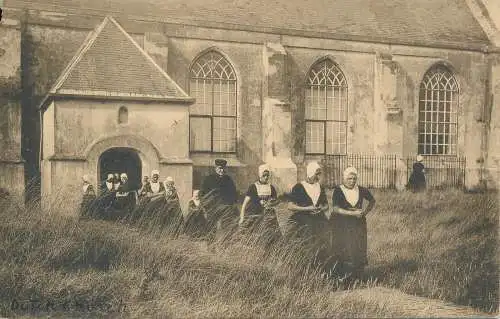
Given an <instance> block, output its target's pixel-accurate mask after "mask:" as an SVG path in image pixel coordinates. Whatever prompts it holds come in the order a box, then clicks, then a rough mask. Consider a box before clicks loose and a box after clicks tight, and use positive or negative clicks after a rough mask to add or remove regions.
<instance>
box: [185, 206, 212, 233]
mask: <svg viewBox="0 0 500 319" xmlns="http://www.w3.org/2000/svg"><path fill="white" fill-rule="evenodd" d="M206 232H207V219H206V218H205V215H204V213H203V210H201V209H200V208H192V207H190V208H189V210H188V214H187V216H186V219H185V222H184V227H183V233H184V234H186V235H188V236H189V237H191V238H201V237H203V236H205V235H206Z"/></svg>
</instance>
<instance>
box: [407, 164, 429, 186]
mask: <svg viewBox="0 0 500 319" xmlns="http://www.w3.org/2000/svg"><path fill="white" fill-rule="evenodd" d="M424 168H425V167H424V164H422V163H420V162H417V163H414V164H413V171H412V173H411V175H410V179H409V180H408V185H407V188H408V189H409V190H411V191H412V192H422V191H424V190H425V188H426V186H427V185H426V184H427V183H426V180H425V174H424Z"/></svg>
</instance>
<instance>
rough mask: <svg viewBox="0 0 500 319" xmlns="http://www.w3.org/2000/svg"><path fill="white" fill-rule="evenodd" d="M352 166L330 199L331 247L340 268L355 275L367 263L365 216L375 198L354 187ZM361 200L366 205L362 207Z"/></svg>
mask: <svg viewBox="0 0 500 319" xmlns="http://www.w3.org/2000/svg"><path fill="white" fill-rule="evenodd" d="M357 178H358V172H357V170H356V169H355V168H354V167H349V168H347V169H346V170H345V171H344V174H343V182H342V184H341V185H339V186H337V187H335V189H334V190H333V196H332V205H333V214H332V217H331V221H332V223H333V237H334V240H333V245H334V249H335V252H336V254H337V257H338V259H339V260H338V261H339V262H340V265H341V266H343V267H342V268H344V269H346V270H348V271H351V272H353V273H354V274H355V275H356V274H359V273H360V272H361V271H362V270H363V268H364V267H365V266H366V265H367V264H368V259H367V228H366V218H365V216H366V215H367V214H368V213H369V212H370V211H371V210H372V209H373V207H374V205H375V199H374V198H373V196H372V194H371V193H370V191H369V190H368V189H366V188H364V187H362V186H358V185H357ZM364 200H367V201H368V205H367V206H366V207H365V208H363V202H364Z"/></svg>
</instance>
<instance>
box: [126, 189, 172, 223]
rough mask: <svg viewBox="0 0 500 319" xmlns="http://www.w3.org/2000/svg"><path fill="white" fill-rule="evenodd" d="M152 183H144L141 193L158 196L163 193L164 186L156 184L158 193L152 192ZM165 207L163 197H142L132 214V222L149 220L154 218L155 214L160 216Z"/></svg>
mask: <svg viewBox="0 0 500 319" xmlns="http://www.w3.org/2000/svg"><path fill="white" fill-rule="evenodd" d="M151 184H152V182H148V183H146V185H144V187H143V192H144V193H146V194H159V193H161V192H165V186H164V185H163V183H161V182H158V184H159V187H158V191H156V192H155V191H154V190H153V188H152V186H151ZM165 205H166V199H165V196H164V195H163V196H160V195H159V197H156V198H148V197H147V196H144V197H142V198H141V200H140V202H139V205H138V207H137V209H136V210H135V213H134V217H133V219H134V220H138V219H141V218H145V219H151V218H154V217H155V216H156V215H157V214H162V213H163V211H164V209H165Z"/></svg>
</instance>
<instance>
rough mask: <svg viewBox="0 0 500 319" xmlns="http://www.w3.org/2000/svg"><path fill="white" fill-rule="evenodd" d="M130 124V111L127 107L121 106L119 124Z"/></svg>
mask: <svg viewBox="0 0 500 319" xmlns="http://www.w3.org/2000/svg"><path fill="white" fill-rule="evenodd" d="M127 123H128V110H127V108H126V107H125V106H120V109H119V110H118V124H127Z"/></svg>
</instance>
